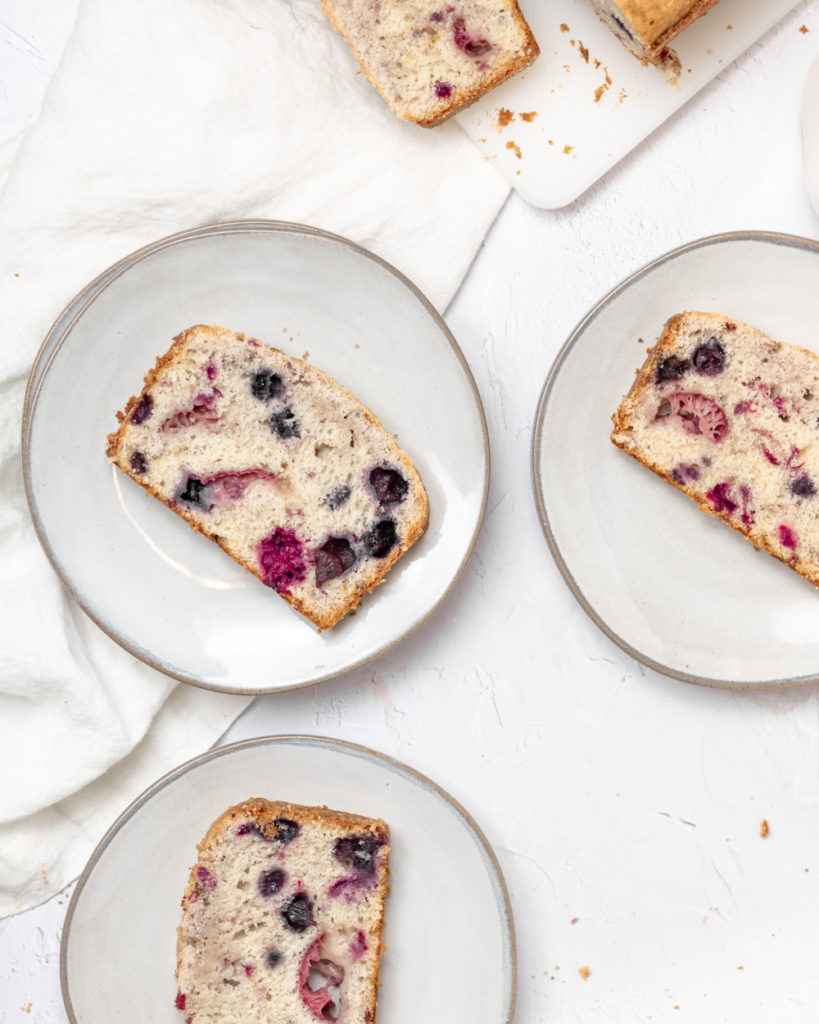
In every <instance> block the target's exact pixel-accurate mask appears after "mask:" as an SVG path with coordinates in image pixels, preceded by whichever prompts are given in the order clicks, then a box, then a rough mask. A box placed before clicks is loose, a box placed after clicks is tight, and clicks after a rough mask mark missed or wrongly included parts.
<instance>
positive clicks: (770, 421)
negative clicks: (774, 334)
mask: <svg viewBox="0 0 819 1024" xmlns="http://www.w3.org/2000/svg"><path fill="white" fill-rule="evenodd" d="M612 419H613V422H614V430H613V431H612V434H611V439H612V441H613V442H614V444H616V445H617V446H618V447H619V448H622V450H623V451H624V452H627V453H628V454H629V455H631V456H632V457H633V458H635V459H636V460H637V461H638V462H640V463H642V464H643V465H644V466H647V467H648V468H649V469H651V470H653V471H654V472H655V473H657V474H658V475H659V476H661V477H662V478H663V479H664V480H667V481H668V483H670V484H672V485H673V486H674V487H676V488H678V489H679V490H681V491H683V493H685V494H687V495H689V496H690V497H691V498H693V499H694V500H695V501H696V502H697V504H698V505H699V507H700V509H702V511H704V512H707V513H709V514H710V515H714V516H719V517H720V518H721V519H722V520H723V521H724V522H726V523H727V524H728V525H729V526H731V527H733V528H734V529H735V530H737V531H738V532H739V533H741V534H742V535H743V536H744V537H746V538H747V539H748V540H750V541H752V542H753V543H754V545H755V546H756V547H757V548H760V549H762V550H764V551H767V552H768V553H769V554H771V555H774V556H775V557H776V558H779V559H781V560H782V561H783V562H784V563H785V564H786V565H789V566H791V568H793V569H795V570H796V572H798V573H799V574H800V575H802V576H804V577H805V579H807V580H809V581H810V582H811V583H813V584H814V585H815V586H819V494H818V493H817V488H819V443H818V442H819V356H817V355H815V354H814V353H813V352H808V351H806V350H805V349H802V348H799V347H797V346H795V345H788V344H785V343H783V342H779V341H774V340H772V339H771V338H769V337H767V336H766V335H765V334H763V333H762V332H761V331H759V330H756V329H755V328H753V327H749V326H748V325H747V324H744V323H741V322H740V321H738V320H733V319H731V318H730V317H727V316H723V315H720V314H715V313H696V312H688V313H681V314H679V315H677V316H673V317H671V319H670V320H669V321H668V322H667V323H666V325H665V328H664V330H663V332H662V336H661V337H660V340H659V342H658V343H657V345H656V346H655V347H654V348H653V349H651V350H649V353H648V357H647V358H646V361H645V363H644V364H643V366H642V368H641V369H640V370H639V371H638V373H637V377H636V380H635V382H634V385H633V386H632V388H631V390H630V391H629V393H628V394H627V395H626V396H625V398H624V399H623V400H622V402H621V403H620V407H619V408H618V410H617V412H616V413H615V414H614V416H613V417H612Z"/></svg>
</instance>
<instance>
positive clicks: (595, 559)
mask: <svg viewBox="0 0 819 1024" xmlns="http://www.w3.org/2000/svg"><path fill="white" fill-rule="evenodd" d="M817 282H819V244H817V243H816V242H813V241H810V240H808V239H804V238H798V237H794V236H790V235H782V234H776V233H766V232H750V231H744V232H732V233H727V234H721V235H714V236H711V237H708V238H704V239H701V240H698V241H696V242H692V243H691V244H689V245H685V246H682V247H681V248H679V249H675V250H674V251H672V252H670V253H668V254H666V255H665V256H662V257H661V258H660V259H658V260H655V261H654V262H652V263H650V264H649V265H647V266H646V267H644V268H642V269H641V270H639V271H638V272H637V273H635V274H634V275H632V276H631V277H629V278H628V279H627V280H626V281H624V282H623V283H622V284H620V285H619V286H618V287H617V288H615V289H614V290H613V291H612V292H610V293H609V294H608V295H607V296H605V298H603V299H602V300H601V301H600V302H599V303H598V304H597V305H596V306H595V307H594V308H593V309H592V310H591V311H590V312H589V313H588V315H587V316H586V317H585V318H584V319H583V320H582V321H581V323H580V324H579V325H578V326H577V327H576V328H575V330H574V331H573V332H572V334H571V336H570V337H569V339H568V340H567V341H566V343H565V344H564V346H563V348H562V349H561V351H560V353H559V355H558V357H557V359H556V360H555V363H554V364H553V367H552V370H551V372H550V374H549V376H548V378H547V380H546V383H545V385H544V388H543V391H542V394H541V398H540V402H539V405H538V409H537V415H536V419H535V427H534V436H533V447H532V472H533V479H534V489H535V498H536V501H537V506H538V510H539V512H540V517H541V522H542V525H543V529H544V531H545V534H546V539H547V541H548V543H549V546H550V548H551V551H552V554H553V555H554V557H555V560H556V562H557V565H558V567H559V568H560V571H561V573H562V574H563V576H564V578H565V580H566V582H567V583H568V585H569V587H570V588H571V590H572V592H573V593H574V595H575V597H576V598H577V599H578V600H579V602H580V604H581V605H582V606H583V608H584V609H585V610H586V611H587V612H588V614H589V615H590V616H591V618H592V619H593V620H594V621H595V622H596V623H597V625H598V626H599V627H600V628H601V629H602V630H603V631H604V632H605V633H606V634H607V635H608V636H609V637H610V638H611V639H612V640H613V641H614V642H615V643H617V644H619V646H620V647H622V648H623V649H624V650H625V651H627V652H628V653H629V654H631V655H633V656H634V657H635V658H637V659H638V660H640V661H641V662H643V663H644V664H646V665H648V666H650V667H651V668H654V669H657V670H658V671H660V672H663V673H665V674H667V675H669V676H673V677H675V678H678V679H683V680H686V681H689V682H695V683H702V684H708V685H711V686H725V687H766V686H781V685H786V684H796V683H806V682H814V681H815V680H816V679H817V678H819V593H817V591H816V589H815V588H814V587H813V586H811V585H810V584H809V583H807V582H806V581H804V580H803V579H802V578H801V577H799V576H798V575H797V574H796V573H794V572H793V571H791V570H790V569H788V568H787V567H786V566H784V565H782V564H781V563H780V562H778V561H777V560H776V559H774V558H771V557H770V556H768V555H766V554H763V553H761V552H758V551H755V550H754V548H753V547H752V546H751V545H750V544H749V543H748V542H747V541H746V540H744V539H743V538H742V537H741V536H740V535H739V534H737V533H735V532H734V531H732V530H730V529H728V528H727V527H726V526H725V524H724V523H722V522H720V521H718V520H716V519H713V518H711V517H709V516H705V515H703V514H702V513H700V512H698V511H697V509H696V506H695V505H694V504H693V502H691V501H690V499H688V498H686V497H685V496H684V495H682V494H680V493H679V492H678V491H676V490H675V489H674V488H672V487H669V486H668V484H666V483H665V482H664V481H662V480H661V479H660V478H659V477H657V476H655V475H654V474H653V473H651V472H649V471H648V470H647V469H644V468H643V467H642V466H640V465H638V464H637V463H636V462H634V460H632V459H630V458H629V457H628V456H626V455H624V454H623V453H622V452H621V451H619V450H618V449H616V448H615V447H614V446H613V445H612V443H611V441H610V440H609V434H610V431H611V416H612V414H613V413H614V411H615V409H616V408H617V406H618V404H619V402H620V399H621V398H622V396H623V395H624V394H625V393H626V392H627V391H628V389H629V388H630V387H631V384H632V382H633V380H634V373H635V371H636V369H637V368H638V367H639V366H640V365H641V364H642V362H643V360H644V358H645V352H646V348H647V347H648V346H649V345H651V344H653V343H654V342H655V341H656V339H657V338H658V336H659V334H660V331H661V329H662V326H663V324H664V323H665V321H666V319H667V318H668V317H669V316H671V315H673V314H674V313H678V312H681V311H683V310H686V309H698V310H703V311H708V312H717V313H725V314H727V315H728V316H731V317H733V318H734V319H737V320H743V321H745V322H747V323H750V324H753V325H754V326H755V327H758V328H760V329H761V330H763V331H764V332H765V333H766V334H768V335H770V336H771V337H773V338H776V339H778V340H781V341H787V342H791V343H794V344H797V345H802V346H804V347H805V348H808V349H812V350H814V351H816V352H819V333H818V332H817V329H816V324H817V323H819V288H817Z"/></svg>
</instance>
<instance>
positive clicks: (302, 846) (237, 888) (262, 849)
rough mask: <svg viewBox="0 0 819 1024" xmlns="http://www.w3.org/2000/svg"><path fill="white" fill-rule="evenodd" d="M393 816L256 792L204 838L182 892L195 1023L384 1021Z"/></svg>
mask: <svg viewBox="0 0 819 1024" xmlns="http://www.w3.org/2000/svg"><path fill="white" fill-rule="evenodd" d="M389 842H390V836H389V828H388V826H387V825H386V824H385V822H383V821H380V820H377V819H373V818H366V817H362V816H359V815H355V814H349V813H346V812H342V811H332V810H329V809H327V808H326V807H305V806H301V805H298V804H291V803H286V802H273V801H268V800H266V799H263V798H253V799H249V800H246V801H244V802H243V803H241V804H237V805H236V806H234V807H230V808H228V810H226V811H225V812H224V813H223V814H222V815H220V817H219V818H218V819H217V820H216V821H215V822H214V823H213V825H212V826H211V827H210V829H209V830H208V832H207V834H206V836H205V837H204V839H203V840H202V842H201V843H200V844H199V857H198V860H197V862H196V864H195V865H194V866H193V868H192V869H191V872H190V878H189V880H188V884H187V887H186V889H185V893H184V896H183V898H182V922H181V924H180V926H179V929H178V940H177V969H176V978H177V985H178V990H177V995H176V1008H177V1009H178V1010H179V1011H180V1013H181V1014H182V1016H183V1018H184V1020H185V1022H186V1024H217V1022H218V1024H281V1022H285V1021H286V1022H288V1024H311V1022H314V1021H316V1020H319V1021H327V1020H334V1021H337V1022H338V1024H375V1019H376V1002H377V996H378V975H379V967H380V961H381V955H382V952H383V946H382V934H383V926H384V904H385V900H386V896H387V892H388V890H389V853H390V845H389Z"/></svg>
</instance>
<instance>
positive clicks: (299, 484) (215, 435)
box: [107, 326, 429, 629]
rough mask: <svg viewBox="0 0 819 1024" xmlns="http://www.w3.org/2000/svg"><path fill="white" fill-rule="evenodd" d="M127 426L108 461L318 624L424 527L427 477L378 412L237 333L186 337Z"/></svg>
mask: <svg viewBox="0 0 819 1024" xmlns="http://www.w3.org/2000/svg"><path fill="white" fill-rule="evenodd" d="M119 417H120V421H121V422H120V427H119V429H118V430H117V431H116V432H115V433H113V434H111V435H110V436H109V438H108V448H107V453H108V457H109V458H110V459H111V461H112V462H113V463H114V464H115V465H116V466H117V467H119V469H120V470H122V472H123V473H125V474H127V475H128V476H129V477H131V478H132V479H133V480H135V481H136V482H137V483H138V484H140V485H141V486H142V487H144V488H145V490H146V491H148V492H149V493H150V494H152V495H153V496H154V497H156V498H158V499H159V500H160V501H161V502H162V503H163V504H165V505H167V506H168V508H170V509H172V510H173V511H174V512H176V513H177V515H179V516H181V517H182V518H183V519H185V520H186V521H187V522H188V524H189V525H190V526H191V527H192V528H193V529H194V530H197V531H198V532H200V533H202V534H204V535H205V536H206V537H208V538H210V539H211V540H214V541H216V543H218V544H219V545H220V546H221V547H222V548H223V549H224V550H225V551H226V552H227V554H229V555H230V556H231V557H232V558H233V559H234V560H235V561H236V562H238V563H239V564H240V565H242V566H243V567H244V568H245V569H247V570H248V571H249V572H251V573H253V575H254V576H256V577H257V578H258V579H259V580H261V581H262V582H263V583H265V584H266V585H267V586H269V587H270V588H271V589H273V590H275V591H276V592H277V593H278V594H280V595H281V596H282V597H283V598H284V599H285V600H286V601H288V602H289V603H290V604H291V605H292V606H293V607H294V608H296V609H297V610H298V611H299V612H301V613H302V614H303V615H305V616H306V617H307V618H309V619H310V620H311V621H312V622H313V623H314V624H315V625H316V626H317V627H318V628H319V629H328V628H330V627H331V626H333V625H335V623H337V622H338V621H339V620H340V619H341V618H342V617H343V616H344V615H346V614H347V612H349V611H351V610H352V609H353V608H355V607H356V606H357V605H358V603H359V602H360V600H361V598H362V597H363V596H364V595H365V594H366V593H367V592H368V591H370V590H372V588H373V587H374V586H376V584H378V583H380V582H381V581H382V580H383V578H384V576H385V575H386V573H387V572H388V571H389V569H390V568H391V567H392V565H393V564H394V563H395V562H396V560H397V559H398V558H400V556H401V555H403V554H404V553H405V552H406V551H408V550H409V548H410V547H411V546H412V545H413V544H414V543H415V542H416V541H417V540H418V539H419V538H420V537H421V535H422V534H423V532H424V530H425V529H426V527H427V523H428V520H429V505H428V501H427V496H426V492H425V490H424V486H423V484H422V482H421V478H420V476H419V475H418V472H417V470H416V469H415V467H414V466H413V464H412V462H411V460H410V458H409V456H408V455H407V454H406V453H405V452H403V451H402V450H401V449H400V448H399V447H398V445H397V444H396V443H395V441H394V440H393V438H392V436H391V435H390V434H389V433H388V432H387V431H386V430H385V429H384V427H383V426H382V425H381V423H380V422H379V421H378V419H377V418H376V417H375V416H374V415H373V413H372V412H370V411H369V410H368V409H366V408H365V407H364V406H363V405H362V404H361V403H360V402H359V401H357V400H356V399H355V398H353V396H352V395H351V394H350V393H349V392H348V391H347V390H346V389H345V388H344V387H342V385H340V384H339V383H338V382H336V381H334V380H333V379H332V378H330V377H328V376H327V374H325V373H322V371H320V370H318V369H316V368H315V367H313V366H311V365H310V364H308V363H306V362H304V361H303V360H300V359H296V358H294V357H292V356H288V355H286V354H285V353H283V352H281V351H279V350H277V349H273V348H269V347H267V346H265V345H262V344H261V343H260V342H259V341H257V340H256V339H254V338H247V337H245V336H244V335H241V334H235V333H234V332H232V331H230V330H227V329H226V328H223V327H207V326H197V327H192V328H190V329H189V330H187V331H185V332H184V333H182V334H181V335H179V336H178V337H177V338H176V339H175V340H174V342H173V344H172V346H171V348H170V349H169V351H168V352H167V353H166V354H165V355H164V356H161V357H160V358H159V359H158V360H157V363H156V365H155V367H154V368H153V369H152V370H151V371H149V373H148V374H147V375H146V377H145V382H144V385H143V388H142V392H141V393H140V394H139V395H137V396H134V397H132V398H131V399H130V401H129V402H128V403H127V405H126V407H125V410H124V412H122V413H120V414H119Z"/></svg>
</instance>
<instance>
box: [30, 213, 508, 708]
mask: <svg viewBox="0 0 819 1024" xmlns="http://www.w3.org/2000/svg"><path fill="white" fill-rule="evenodd" d="M194 323H218V324H224V325H226V326H229V327H232V328H233V329H235V330H237V331H242V332H243V333H245V334H249V335H253V336H255V337H258V338H260V339H261V340H262V341H266V342H268V343H269V344H272V345H274V346H276V347H278V348H281V349H283V350H284V351H287V352H291V353H292V354H293V355H295V356H299V357H302V356H305V353H308V355H307V356H305V358H309V360H310V361H311V362H312V363H313V364H314V365H316V366H318V367H320V368H321V369H323V370H325V371H327V372H328V373H330V374H331V375H332V376H334V377H336V378H337V379H338V380H339V381H341V382H342V383H343V384H345V385H346V386H347V387H348V388H349V389H350V390H351V391H352V392H353V394H355V395H356V396H357V397H358V398H360V399H361V400H362V401H363V402H364V403H365V405H368V406H369V407H370V408H371V409H372V410H373V411H374V412H375V414H376V415H377V416H378V417H379V418H380V419H381V421H382V422H383V424H384V426H385V427H386V428H387V429H388V430H390V431H391V432H393V433H394V434H395V435H396V436H397V440H398V443H399V444H400V445H401V446H402V447H403V448H405V449H406V450H407V451H408V452H409V453H410V455H411V456H412V458H413V460H414V461H415V463H416V465H417V466H418V468H419V470H420V472H421V475H422V477H423V479H424V482H425V484H426V487H427V490H428V493H429V499H430V525H429V529H428V531H427V533H426V535H425V536H424V537H423V538H422V539H421V541H419V542H418V543H417V544H416V545H415V546H414V547H413V549H412V550H411V551H410V553H409V554H408V555H406V556H405V557H404V558H403V559H401V561H400V562H399V563H398V564H397V566H396V567H395V569H394V570H393V571H392V572H391V573H390V575H389V576H388V577H387V580H386V582H385V583H383V584H382V585H380V586H379V587H378V588H377V589H376V590H375V591H374V592H373V593H372V594H371V595H369V596H368V597H367V598H365V600H364V602H363V603H362V605H361V606H360V608H359V609H358V611H357V613H356V614H355V615H354V616H348V618H347V619H346V620H344V621H343V622H341V623H340V624H339V625H338V626H336V627H335V628H334V629H332V630H329V631H327V632H325V633H321V634H319V633H318V632H316V630H315V629H314V628H313V627H312V626H311V625H310V624H309V623H308V622H307V621H306V620H305V619H302V617H301V616H299V615H297V614H296V613H295V612H293V611H292V609H291V608H290V607H289V606H288V605H287V604H286V603H285V602H284V601H282V600H281V599H280V598H279V597H278V596H277V595H276V594H275V593H273V592H272V591H271V590H269V589H268V588H267V587H265V586H263V585H262V584H261V583H259V582H258V581H257V580H256V579H255V578H254V577H252V576H251V575H250V574H249V573H247V572H245V571H244V570H243V569H241V568H239V567H238V566H237V565H235V564H234V563H233V562H232V561H231V560H230V559H229V558H227V556H226V555H224V554H223V552H222V551H221V550H220V549H219V548H218V547H217V546H216V545H215V544H212V543H211V542H209V541H207V540H205V539H204V538H203V537H201V536H200V535H197V534H195V533H194V532H193V531H192V530H190V529H189V528H188V527H187V525H186V524H185V523H184V522H183V521H182V520H180V519H179V518H178V517H177V516H175V515H173V514H172V513H171V512H169V511H168V509H166V508H165V507H164V506H163V505H161V504H160V503H159V502H158V501H156V500H154V499H151V498H149V497H148V496H146V494H145V493H144V492H143V490H142V489H141V488H140V487H138V486H137V485H136V484H134V483H133V482H132V481H131V480H129V479H128V478H126V477H124V476H122V474H120V473H118V472H116V471H115V470H114V469H113V468H112V467H111V465H110V464H109V463H108V461H107V459H106V457H105V443H106V437H107V435H108V434H109V433H110V432H111V431H112V430H114V429H115V428H116V425H117V421H116V418H115V413H116V411H117V410H118V409H121V408H122V407H123V405H124V403H125V401H126V400H127V398H128V397H129V396H130V395H132V394H136V393H138V392H139V390H140V388H141V385H142V378H143V375H144V373H145V371H146V370H147V369H148V368H149V367H151V366H153V363H154V360H155V358H156V356H157V355H158V354H159V353H160V352H164V351H165V349H166V348H167V347H168V345H169V344H170V341H171V339H172V338H173V337H174V336H175V335H176V334H178V333H179V332H180V331H181V330H183V329H184V328H186V327H188V326H190V325H191V324H194ZM67 382H70V386H68V384H67ZM23 447H24V463H25V474H26V489H27V494H28V498H29V504H30V506H31V511H32V515H33V518H34V523H35V526H36V528H37V531H38V534H39V536H40V539H41V541H42V543H43V546H44V548H45V550H46V552H47V554H48V555H49V557H50V559H51V561H52V563H53V565H54V567H55V569H56V570H57V572H58V573H59V575H60V576H61V578H62V579H63V581H64V582H65V583H66V585H67V586H68V587H69V589H70V590H71V591H72V593H73V594H74V596H75V597H76V598H77V600H78V601H79V603H80V605H81V606H82V607H83V608H84V609H85V611H86V612H87V613H88V614H89V615H90V616H91V617H92V619H94V621H95V622H97V624H98V625H99V626H100V627H101V628H102V629H103V630H105V632H106V633H108V634H109V635H110V636H112V637H113V638H114V639H115V640H116V641H117V642H118V643H119V644H121V645H122V646H123V647H124V648H126V649H127V650H129V651H131V653H133V654H135V655H136V656H137V657H139V658H141V659H142V660H143V661H145V662H147V663H149V664H151V665H153V666H154V667H155V668H158V669H160V670H161V671H163V672H165V673H167V674H168V675H171V676H174V677H176V678H178V679H182V680H184V681H186V682H191V683H196V684H199V685H202V686H205V687H208V688H211V689H217V690H225V691H234V692H241V693H264V692H271V691H274V690H280V689H286V688H289V687H294V686H300V685H306V684H308V683H313V682H317V681H318V680H320V679H325V678H328V677H330V676H333V675H337V674H339V673H340V672H343V671H345V670H347V669H350V668H352V667H353V666H355V665H358V664H361V663H362V662H364V661H367V660H369V659H370V658H372V657H374V656H375V655H377V654H378V653H380V652H382V651H384V650H385V649H386V648H388V647H389V646H391V645H392V644H394V643H395V642H396V641H398V640H399V639H401V638H402V637H404V636H406V635H407V634H408V633H409V632H410V631H411V630H412V629H414V628H415V627H416V626H417V625H418V624H419V623H420V622H422V621H423V620H424V619H425V618H426V617H427V616H428V615H429V614H430V613H431V612H432V611H433V610H434V609H435V608H436V607H437V606H438V604H439V603H440V602H441V600H442V599H443V598H444V596H445V595H446V594H447V592H448V590H449V589H450V587H451V586H452V583H453V582H454V580H455V579H456V577H457V576H458V574H459V573H460V571H461V569H462V568H463V566H464V564H465V562H466V560H467V558H468V557H469V554H470V552H471V550H472V546H473V544H474V541H475V537H476V535H477V531H478V529H479V527H480V523H481V520H482V517H483V511H484V505H485V500H486V489H487V484H488V472H489V452H488V444H487V437H486V425H485V422H484V416H483V410H482V407H481V403H480V398H479V396H478V393H477V390H476V388H475V384H474V381H473V379H472V375H471V373H470V371H469V368H468V366H467V365H466V362H465V360H464V358H463V355H462V354H461V352H460V349H459V348H458V346H457V344H456V342H455V340H454V339H453V338H452V336H451V334H450V333H449V331H448V330H447V328H446V326H445V325H444V323H443V321H442V320H441V318H440V317H439V316H438V315H437V313H436V312H435V311H434V310H433V308H432V307H431V306H430V304H429V303H428V302H427V300H426V299H425V298H424V297H423V296H422V295H421V294H420V293H419V292H418V290H417V289H416V288H415V287H414V286H413V285H412V284H411V283H410V282H409V281H407V279H406V278H404V277H402V276H401V275H400V274H399V273H398V272H397V271H396V270H394V269H393V268H392V267H390V266H389V265H388V264H386V263H384V262H383V261H382V260H380V259H378V258H377V257H375V256H373V255H372V254H371V253H369V252H367V251H365V250H364V249H361V248H360V247H358V246H356V245H354V244H352V243H351V242H348V241H346V240H344V239H341V238H338V237H337V236H334V235H329V234H327V233H325V232H321V231H317V230H314V229H311V228H305V227H301V226H298V225H292V224H279V223H273V222H269V221H261V222H241V223H233V224H222V225H216V226H214V227H209V228H203V229H200V230H195V231H191V232H186V233H184V234H181V235H176V236H173V237H172V238H169V239H165V240H163V241H160V242H158V243H156V244H155V245H152V246H149V247H148V248H146V249H143V250H141V251H140V252H138V253H135V254H133V255H132V256H130V257H128V258H127V259H125V260H123V261H122V262H121V263H119V264H117V265H116V266H115V267H112V268H110V269H109V270H108V271H106V272H105V273H104V274H102V275H101V276H100V277H99V278H97V279H96V280H95V281H93V282H92V283H91V284H90V285H88V287H87V288H86V289H84V290H83V292H82V293H81V294H80V295H79V296H77V298H76V299H75V300H74V301H73V302H72V303H71V304H70V305H69V306H68V307H67V309H66V310H65V311H64V312H63V314H62V315H61V316H60V317H59V319H58V320H57V322H56V323H55V325H54V327H53V328H52V330H51V331H50V332H49V335H48V336H47V338H46V340H45V342H44V344H43V346H42V349H41V352H40V354H39V356H38V358H37V361H36V362H35V365H34V368H33V370H32V374H31V378H30V382H29V389H28V393H27V396H26V408H25V414H24V434H23Z"/></svg>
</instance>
